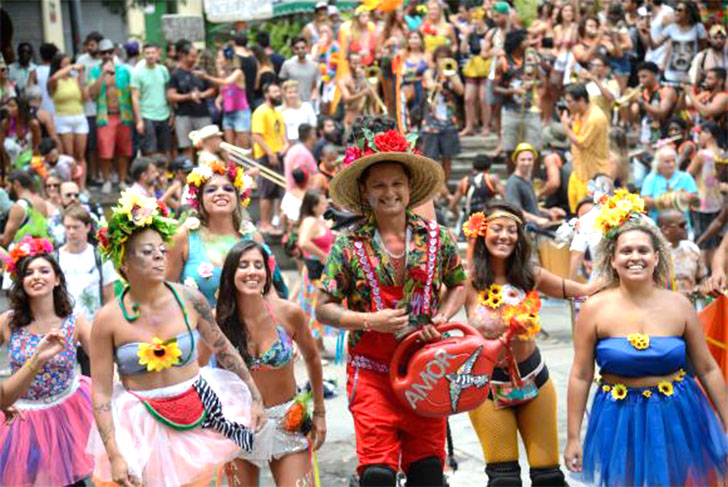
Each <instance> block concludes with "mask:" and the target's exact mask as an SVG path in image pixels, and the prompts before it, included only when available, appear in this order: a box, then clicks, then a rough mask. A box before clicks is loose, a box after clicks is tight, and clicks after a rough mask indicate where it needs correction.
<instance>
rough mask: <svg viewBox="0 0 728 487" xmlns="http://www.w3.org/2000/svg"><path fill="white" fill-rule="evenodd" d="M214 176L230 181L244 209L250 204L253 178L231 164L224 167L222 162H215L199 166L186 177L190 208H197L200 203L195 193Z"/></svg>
mask: <svg viewBox="0 0 728 487" xmlns="http://www.w3.org/2000/svg"><path fill="white" fill-rule="evenodd" d="M215 174H218V175H220V176H225V177H226V178H228V179H229V180H230V181H232V183H233V186H235V188H236V189H237V190H238V192H239V193H240V203H241V204H242V205H243V206H244V207H247V206H248V205H249V204H250V195H251V194H252V193H253V178H251V177H250V176H249V175H247V174H245V170H244V169H243V168H242V167H240V166H238V165H237V164H235V163H233V162H228V163H227V166H226V165H225V163H224V162H222V161H220V160H215V161H213V162H210V163H208V164H200V165H199V166H197V167H196V168H194V169H193V170H192V172H191V173H189V174H188V175H187V185H188V186H189V197H188V199H187V203H188V204H189V205H190V206H191V207H192V208H194V209H198V208H199V206H200V201H199V199H198V198H197V193H199V191H200V188H201V187H202V185H203V184H205V182H207V180H208V179H210V178H211V177H212V176H214V175H215Z"/></svg>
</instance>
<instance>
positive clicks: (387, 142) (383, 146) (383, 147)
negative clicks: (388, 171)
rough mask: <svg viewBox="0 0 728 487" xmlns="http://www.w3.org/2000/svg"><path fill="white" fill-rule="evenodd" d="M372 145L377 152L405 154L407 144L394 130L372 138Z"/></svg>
mask: <svg viewBox="0 0 728 487" xmlns="http://www.w3.org/2000/svg"><path fill="white" fill-rule="evenodd" d="M374 145H375V146H376V148H377V152H407V151H408V150H409V143H408V142H407V139H405V138H404V136H402V134H400V133H399V132H397V131H396V130H389V131H387V132H384V133H383V134H377V135H375V136H374Z"/></svg>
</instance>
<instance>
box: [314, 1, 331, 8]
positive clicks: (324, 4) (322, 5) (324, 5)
mask: <svg viewBox="0 0 728 487" xmlns="http://www.w3.org/2000/svg"><path fill="white" fill-rule="evenodd" d="M313 9H314V10H320V9H326V10H328V9H329V3H328V2H316V5H314V7H313Z"/></svg>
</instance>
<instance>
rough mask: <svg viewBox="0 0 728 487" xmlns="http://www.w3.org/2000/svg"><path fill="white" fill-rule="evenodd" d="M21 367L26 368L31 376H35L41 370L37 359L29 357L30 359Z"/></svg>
mask: <svg viewBox="0 0 728 487" xmlns="http://www.w3.org/2000/svg"><path fill="white" fill-rule="evenodd" d="M23 367H28V368H29V369H30V371H31V372H32V373H33V374H37V373H38V372H40V370H41V369H42V368H43V366H42V365H41V364H39V363H38V359H37V358H35V357H30V359H28V360H27V361H26V362H25V363H24V364H23Z"/></svg>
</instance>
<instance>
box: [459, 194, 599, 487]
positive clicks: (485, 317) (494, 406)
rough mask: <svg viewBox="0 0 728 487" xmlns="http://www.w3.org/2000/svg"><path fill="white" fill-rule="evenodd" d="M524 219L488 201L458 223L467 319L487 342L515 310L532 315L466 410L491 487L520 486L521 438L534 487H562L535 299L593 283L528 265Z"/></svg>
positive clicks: (569, 293) (583, 289)
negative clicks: (483, 393) (463, 241)
mask: <svg viewBox="0 0 728 487" xmlns="http://www.w3.org/2000/svg"><path fill="white" fill-rule="evenodd" d="M524 222H525V220H524V214H523V212H522V211H521V210H520V209H519V208H518V207H516V206H514V205H512V204H510V203H507V202H504V201H498V200H494V201H491V202H490V203H488V205H487V206H486V208H485V211H484V212H483V213H474V214H473V215H472V216H471V217H470V219H469V220H468V222H467V223H466V224H465V225H464V226H463V232H464V233H465V235H466V236H467V237H468V238H470V239H473V240H474V251H473V258H472V262H471V263H470V264H471V265H470V270H471V278H470V280H469V282H468V285H467V287H466V290H467V298H466V301H465V310H466V312H467V315H468V322H469V323H470V324H471V325H472V326H473V327H474V328H475V329H476V330H478V331H479V332H480V333H481V334H482V335H483V337H485V338H486V339H494V338H498V337H501V336H502V335H503V333H505V332H506V330H508V329H509V327H511V326H512V322H511V319H510V318H509V316H511V315H509V313H511V312H512V311H513V310H514V309H516V307H524V308H523V309H524V310H527V312H528V313H530V314H531V315H532V316H534V317H535V321H534V322H533V326H531V327H530V329H529V330H528V331H527V332H526V333H525V334H520V335H518V336H516V337H514V338H513V339H512V340H511V341H510V342H508V343H507V344H506V350H507V352H506V351H504V353H503V355H502V356H501V357H499V358H498V359H499V363H498V367H497V368H496V369H495V371H494V372H493V381H492V382H491V384H492V392H491V394H490V395H489V396H488V400H486V401H485V402H484V403H483V404H482V405H481V406H480V407H478V408H477V409H475V410H473V411H471V412H470V421H471V422H472V424H473V428H474V429H475V432H476V433H477V435H478V438H479V439H480V444H481V446H482V448H483V456H484V459H485V462H486V469H485V471H486V473H487V474H488V478H489V482H490V483H489V485H490V484H492V485H520V472H521V467H520V465H519V463H518V457H519V454H518V433H520V434H521V436H522V437H523V439H524V443H525V444H526V451H527V452H528V463H529V466H530V467H531V472H530V473H531V481H532V485H534V486H562V485H566V481H565V479H564V474H563V473H562V472H561V469H560V468H559V444H558V430H557V422H556V389H555V388H554V384H553V382H552V381H551V380H550V378H549V372H548V368H547V367H546V364H545V363H544V360H543V358H542V357H541V353H540V351H539V349H538V346H537V344H536V335H537V333H538V331H539V329H540V325H539V324H538V323H540V318H538V312H539V308H540V301H539V298H538V296H539V292H541V293H542V294H545V295H547V296H551V297H555V298H562V299H566V298H570V297H576V296H584V295H589V294H591V293H592V292H594V291H596V290H597V288H598V283H592V284H588V285H584V284H580V283H577V282H575V281H571V280H568V279H562V278H559V277H557V276H555V275H554V274H552V273H551V272H549V271H547V270H546V269H543V268H541V267H536V266H534V265H533V264H532V263H531V260H530V259H531V242H530V240H529V237H528V236H527V234H526V232H525V230H524ZM522 312H523V311H522ZM516 370H517V372H516ZM516 480H517V481H518V483H515V482H516ZM501 482H503V483H502V484H501Z"/></svg>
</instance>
